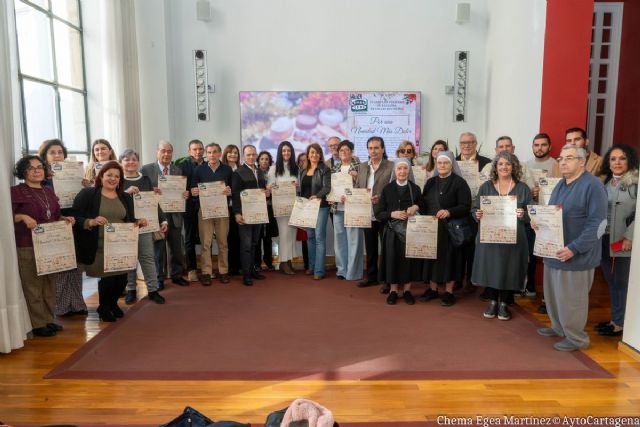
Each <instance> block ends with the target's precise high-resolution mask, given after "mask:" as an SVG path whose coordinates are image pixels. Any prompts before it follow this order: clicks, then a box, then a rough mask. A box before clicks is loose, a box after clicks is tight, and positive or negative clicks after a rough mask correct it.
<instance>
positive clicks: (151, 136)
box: [135, 0, 546, 161]
mask: <svg viewBox="0 0 640 427" xmlns="http://www.w3.org/2000/svg"><path fill="white" fill-rule="evenodd" d="M468 2H469V3H471V21H470V22H469V23H465V24H457V23H456V22H455V10H456V3H457V2H451V1H450V0H401V1H398V2H390V1H388V0H351V1H348V2H344V1H340V0H327V1H324V2H322V3H318V2H311V1H308V0H271V1H261V0H242V1H238V0H216V1H212V2H211V7H212V13H213V14H212V16H213V18H212V20H211V21H210V22H201V21H198V20H196V0H183V1H170V0H165V1H164V2H160V1H153V0H140V1H137V2H136V3H135V7H136V20H137V30H138V32H137V36H138V48H139V55H140V56H139V64H140V70H141V78H140V84H141V86H142V87H141V109H142V114H143V125H142V127H143V141H144V143H143V144H144V145H145V146H146V148H145V149H144V150H143V156H144V157H145V159H143V160H144V161H148V160H149V159H148V157H146V156H148V155H151V154H152V153H153V148H152V147H153V145H154V144H155V142H156V141H157V140H158V139H160V138H169V139H170V140H172V141H173V142H174V143H175V144H174V145H176V152H177V153H176V154H181V153H184V152H186V143H187V141H189V140H191V139H193V138H199V139H202V140H204V141H207V142H208V141H216V142H219V143H221V144H223V145H225V144H229V143H234V144H238V143H239V140H240V120H239V101H238V92H239V91H243V90H418V91H420V92H421V93H422V100H423V107H422V143H423V147H424V146H430V145H431V143H432V142H433V141H434V140H435V139H438V138H444V139H449V141H457V138H458V135H459V134H460V133H461V132H463V131H466V130H471V131H473V132H475V133H476V134H477V135H478V137H479V140H480V142H483V141H485V140H488V141H487V142H486V143H485V144H484V150H483V151H484V152H486V153H488V154H491V153H493V142H494V139H495V136H494V133H495V134H497V133H500V134H502V133H509V132H511V133H512V134H513V135H514V136H515V138H516V141H519V140H520V139H526V141H527V142H528V141H530V139H531V137H532V136H533V135H534V134H535V133H536V132H537V130H538V129H537V128H538V122H539V105H540V94H541V91H540V86H541V78H542V73H541V67H542V65H541V49H542V44H543V36H544V15H545V4H546V3H545V1H544V0H527V1H525V2H512V1H511V2H510V1H508V0H470V1H468ZM494 2H495V4H494ZM502 8H505V10H504V11H503V9H502ZM163 23H164V25H163ZM165 43H166V44H165ZM194 49H205V50H207V54H208V66H209V82H210V83H215V86H216V93H214V94H213V95H212V96H211V98H210V102H211V120H210V121H208V122H197V121H196V120H195V102H194V89H193V76H192V73H193V69H192V62H191V54H192V51H193V50H194ZM456 50H468V51H470V65H469V72H470V75H469V82H468V84H469V89H470V92H469V98H468V111H467V112H468V121H467V122H466V123H462V124H457V123H454V122H453V121H452V110H453V105H452V103H453V100H452V98H451V96H450V95H446V94H445V93H444V87H445V85H449V84H452V83H453V57H454V52H455V51H456ZM505 50H508V52H507V51H505ZM489 54H490V55H491V58H489V57H488V55H489ZM489 70H491V74H490V73H489ZM514 77H515V79H514ZM502 85H506V86H502ZM514 88H519V89H520V90H521V92H519V94H518V97H517V98H515V97H514ZM516 99H517V106H519V107H518V108H514V107H516V103H515V102H514V101H515V100H516ZM499 129H504V132H500V131H498V130H499ZM520 145H524V144H519V147H520ZM529 152H530V150H527V152H526V153H520V150H518V154H519V155H520V156H521V157H523V158H525V159H526V158H528V157H526V156H525V154H528V153H529Z"/></svg>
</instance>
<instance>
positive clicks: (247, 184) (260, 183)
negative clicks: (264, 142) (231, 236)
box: [231, 145, 268, 286]
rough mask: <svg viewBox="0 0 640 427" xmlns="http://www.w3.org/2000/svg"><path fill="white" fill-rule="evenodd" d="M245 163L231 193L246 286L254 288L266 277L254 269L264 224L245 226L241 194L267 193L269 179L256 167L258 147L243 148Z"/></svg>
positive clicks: (236, 176) (232, 186) (237, 174)
mask: <svg viewBox="0 0 640 427" xmlns="http://www.w3.org/2000/svg"><path fill="white" fill-rule="evenodd" d="M242 157H243V160H244V163H243V165H242V166H240V167H238V169H236V171H235V172H234V173H233V176H232V178H231V191H232V194H233V213H234V215H235V218H236V222H237V223H238V231H239V233H240V262H241V265H242V276H243V281H244V284H245V286H252V285H253V280H252V279H257V280H262V279H264V278H265V276H264V275H262V274H260V273H259V272H258V271H256V270H255V268H254V264H255V263H254V260H255V250H256V246H258V242H259V240H260V232H261V230H262V227H263V225H262V224H245V222H244V219H243V217H242V199H241V197H240V193H242V191H244V190H247V189H251V188H262V189H264V191H265V192H266V193H267V196H268V190H266V187H267V177H266V176H265V174H264V172H263V171H262V170H261V169H260V168H259V167H257V166H256V158H257V157H258V155H257V152H256V147H254V146H253V145H245V146H244V147H243V148H242Z"/></svg>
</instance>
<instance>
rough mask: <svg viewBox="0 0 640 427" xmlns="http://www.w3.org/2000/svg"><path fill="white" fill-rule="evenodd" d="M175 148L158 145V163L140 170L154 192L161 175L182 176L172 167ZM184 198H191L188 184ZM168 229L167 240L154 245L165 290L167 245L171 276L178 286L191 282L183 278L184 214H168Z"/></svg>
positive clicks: (157, 267)
mask: <svg viewBox="0 0 640 427" xmlns="http://www.w3.org/2000/svg"><path fill="white" fill-rule="evenodd" d="M172 158H173V146H172V145H171V144H170V143H169V142H168V141H160V142H159V143H158V151H157V159H158V161H157V162H154V163H149V164H146V165H144V166H143V167H142V169H140V172H141V173H142V175H144V176H147V177H149V179H150V180H151V184H152V185H153V188H154V190H157V189H158V177H159V176H160V175H182V170H181V169H180V167H178V166H175V165H172V164H171V159H172ZM184 190H185V191H184V198H185V199H187V198H188V197H189V192H188V191H187V188H186V184H185V189H184ZM167 222H168V229H167V234H166V238H165V239H163V240H157V241H155V242H154V243H153V245H154V251H155V258H156V269H157V271H158V287H159V288H163V287H164V286H163V283H164V279H165V277H166V276H167V274H166V268H165V267H166V262H165V260H166V259H167V245H168V246H169V260H170V265H171V268H170V271H169V273H170V276H171V281H172V282H173V283H175V284H176V285H180V286H187V285H189V282H187V281H186V280H184V279H183V278H182V268H183V264H184V262H183V261H184V254H183V252H182V213H179V212H178V213H167Z"/></svg>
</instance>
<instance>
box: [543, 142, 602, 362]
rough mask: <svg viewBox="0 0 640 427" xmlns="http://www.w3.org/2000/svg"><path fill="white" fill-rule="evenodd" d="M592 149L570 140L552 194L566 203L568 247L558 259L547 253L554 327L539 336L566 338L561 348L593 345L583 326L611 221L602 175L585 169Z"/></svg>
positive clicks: (564, 222) (546, 279) (553, 202)
mask: <svg viewBox="0 0 640 427" xmlns="http://www.w3.org/2000/svg"><path fill="white" fill-rule="evenodd" d="M586 162H587V152H586V150H585V149H584V148H581V147H578V146H575V145H565V146H564V147H563V148H562V151H561V152H560V157H558V164H559V166H560V173H561V174H562V176H563V178H564V179H563V180H562V181H560V182H559V183H558V185H557V186H556V188H554V190H553V193H552V194H551V199H550V200H549V205H560V206H562V227H563V237H564V244H565V246H564V247H563V248H562V249H560V250H559V251H558V252H557V253H556V257H555V258H544V295H545V301H546V304H547V312H548V314H549V318H550V319H551V327H550V328H541V329H538V333H539V334H540V335H544V336H549V337H555V336H558V337H564V339H563V340H562V341H559V342H557V343H555V344H554V345H553V347H554V348H555V349H556V350H559V351H574V350H579V349H584V348H587V347H588V346H589V335H588V334H587V333H586V332H585V330H584V328H585V325H586V324H587V315H588V312H589V291H590V290H591V285H592V284H593V274H594V269H595V268H596V266H598V265H599V264H600V258H601V250H602V248H601V243H600V238H601V237H602V235H603V234H604V230H605V227H606V224H607V192H606V190H605V189H604V186H603V185H602V183H601V182H600V180H599V179H598V178H596V177H594V176H593V175H591V174H590V173H589V172H587V171H586V169H585V165H586Z"/></svg>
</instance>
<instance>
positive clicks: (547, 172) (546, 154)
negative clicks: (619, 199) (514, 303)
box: [521, 133, 561, 314]
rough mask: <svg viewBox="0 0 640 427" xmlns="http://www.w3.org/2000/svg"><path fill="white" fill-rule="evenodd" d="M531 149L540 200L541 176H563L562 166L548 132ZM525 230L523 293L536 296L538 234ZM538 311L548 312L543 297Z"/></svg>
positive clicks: (535, 197) (536, 196) (530, 164)
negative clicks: (526, 259)
mask: <svg viewBox="0 0 640 427" xmlns="http://www.w3.org/2000/svg"><path fill="white" fill-rule="evenodd" d="M531 150H532V151H533V159H531V160H529V161H528V162H527V167H528V168H529V170H530V171H531V174H532V175H533V177H534V184H535V185H534V187H533V188H532V189H531V193H532V195H533V200H535V201H539V195H540V178H542V177H552V178H559V177H560V176H561V175H560V166H559V165H558V161H557V160H556V159H554V158H553V157H551V137H550V136H549V135H548V134H546V133H539V134H537V135H536V136H534V137H533V143H532V144H531ZM525 230H526V232H527V239H528V241H529V267H528V269H527V285H526V288H525V289H524V290H523V291H522V293H521V295H522V296H525V297H534V296H536V267H537V264H538V260H539V258H538V257H536V256H534V255H533V247H534V245H535V242H536V234H535V232H534V231H533V229H532V228H531V227H530V226H529V227H525ZM538 313H542V314H546V313H547V307H546V306H545V304H544V298H543V299H542V302H541V304H540V306H538Z"/></svg>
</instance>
